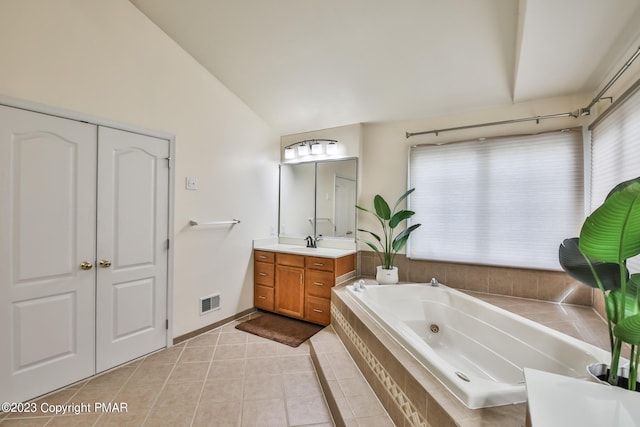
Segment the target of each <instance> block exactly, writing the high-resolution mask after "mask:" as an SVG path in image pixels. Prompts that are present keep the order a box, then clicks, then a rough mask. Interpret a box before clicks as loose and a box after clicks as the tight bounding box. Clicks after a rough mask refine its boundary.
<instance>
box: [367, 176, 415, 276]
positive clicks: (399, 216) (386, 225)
mask: <svg viewBox="0 0 640 427" xmlns="http://www.w3.org/2000/svg"><path fill="white" fill-rule="evenodd" d="M414 191H415V188H412V189H410V190H408V191H407V192H406V193H404V194H403V195H402V196H400V197H399V198H398V200H397V201H396V203H395V204H394V205H393V209H392V208H390V207H389V204H388V203H387V201H386V200H385V199H384V198H383V197H382V196H381V195H379V194H377V195H376V196H375V197H374V198H373V206H374V211H371V210H369V209H366V208H363V207H362V206H358V205H356V208H358V209H360V210H361V211H364V212H368V213H370V214H372V215H373V216H374V217H375V218H376V219H377V220H378V222H379V223H380V226H381V227H382V233H381V234H379V232H373V231H370V230H364V229H362V228H359V229H358V231H361V232H363V233H367V234H368V235H369V236H371V237H373V240H362V241H363V242H364V243H366V244H367V246H369V247H370V248H371V249H373V250H374V251H375V252H376V254H378V257H379V258H380V263H381V265H382V268H383V269H385V270H391V269H392V268H393V259H394V258H395V256H396V254H397V253H398V251H399V250H401V249H402V248H403V247H404V246H405V245H406V244H407V241H408V240H409V235H410V234H411V233H412V232H413V231H414V230H415V229H416V228H418V227H420V225H421V224H413V225H411V226H410V227H408V228H405V229H404V230H402V231H401V232H400V233H398V234H397V235H396V236H395V237H394V233H395V231H396V228H397V227H398V226H399V225H400V224H401V223H402V222H404V221H406V220H407V219H409V218H411V217H412V216H413V215H414V214H415V212H413V211H410V210H407V209H402V210H399V211H396V209H397V208H398V206H399V205H400V203H401V202H402V201H403V200H405V199H406V198H407V197H408V196H409V194H411V193H413V192H414Z"/></svg>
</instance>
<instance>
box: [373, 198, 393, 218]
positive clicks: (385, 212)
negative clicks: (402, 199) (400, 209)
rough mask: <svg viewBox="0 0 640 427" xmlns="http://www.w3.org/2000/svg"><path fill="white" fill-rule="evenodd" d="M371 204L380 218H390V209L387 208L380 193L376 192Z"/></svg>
mask: <svg viewBox="0 0 640 427" xmlns="http://www.w3.org/2000/svg"><path fill="white" fill-rule="evenodd" d="M373 206H374V207H375V209H376V214H377V215H378V216H379V217H380V218H382V219H384V220H388V219H389V218H391V209H389V205H388V204H387V201H386V200H384V199H383V198H382V196H381V195H379V194H377V195H376V197H374V198H373Z"/></svg>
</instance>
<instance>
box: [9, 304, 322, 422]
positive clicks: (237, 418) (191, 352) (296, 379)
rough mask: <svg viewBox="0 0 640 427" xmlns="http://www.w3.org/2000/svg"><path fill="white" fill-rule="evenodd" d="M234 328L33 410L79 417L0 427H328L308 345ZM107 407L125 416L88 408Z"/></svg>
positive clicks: (41, 416)
mask: <svg viewBox="0 0 640 427" xmlns="http://www.w3.org/2000/svg"><path fill="white" fill-rule="evenodd" d="M251 316H253V315H251ZM247 318H248V317H247ZM247 318H245V319H244V320H246V319H247ZM236 324H237V321H236V322H231V323H229V324H227V325H225V326H223V327H221V328H218V329H215V330H213V331H210V332H208V333H205V334H202V335H199V336H197V337H195V338H192V339H190V340H188V341H186V342H183V343H180V344H178V345H176V346H174V347H172V348H169V349H165V350H162V351H159V352H157V353H154V354H151V355H149V356H147V357H145V358H143V359H140V360H136V361H134V362H131V363H129V364H127V365H124V366H122V367H119V368H117V369H115V370H112V371H110V372H108V373H105V374H103V375H100V376H97V377H94V378H91V379H89V380H85V381H82V382H79V383H77V384H74V385H72V386H70V387H67V388H64V389H62V390H59V391H57V392H56V393H53V394H51V395H48V396H45V397H43V398H41V399H39V400H38V401H37V407H38V408H40V407H42V403H47V404H49V405H55V404H67V405H68V404H71V403H75V404H80V403H83V402H84V403H89V404H90V405H91V406H90V407H91V410H90V412H89V411H87V410H86V409H85V410H83V409H82V408H81V407H76V408H77V410H78V411H80V412H82V413H80V414H78V415H75V414H71V415H58V416H51V415H50V414H47V413H42V412H39V413H36V414H35V417H34V416H33V415H31V416H26V415H22V416H16V415H11V414H9V415H7V414H0V425H2V426H11V425H19V426H47V427H50V426H65V427H66V426H94V425H95V426H109V425H113V426H127V425H129V426H141V425H144V426H154V427H155V426H216V427H222V426H234V427H235V426H276V427H282V426H316V427H320V426H333V425H334V423H333V420H332V418H331V414H330V412H329V410H328V407H327V404H326V401H325V398H324V395H323V393H322V390H321V387H320V383H319V381H318V377H317V375H316V372H315V369H314V366H313V363H312V361H311V357H310V352H309V344H308V342H307V343H304V344H302V345H301V346H300V347H298V348H293V347H289V346H286V345H283V344H278V343H276V342H273V341H270V340H266V339H263V338H260V337H257V336H254V335H251V334H248V333H245V332H242V331H239V330H237V329H235V325H236ZM110 401H111V402H126V403H127V412H126V413H125V412H122V413H113V412H112V413H99V411H94V410H93V409H94V408H93V404H94V402H110Z"/></svg>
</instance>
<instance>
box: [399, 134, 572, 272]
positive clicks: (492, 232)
mask: <svg viewBox="0 0 640 427" xmlns="http://www.w3.org/2000/svg"><path fill="white" fill-rule="evenodd" d="M409 186H410V188H412V187H415V188H416V190H415V192H414V193H413V194H412V196H411V199H410V208H411V209H412V210H414V211H416V214H415V216H414V217H413V218H412V221H411V222H412V223H421V224H422V227H420V228H418V229H417V230H416V231H415V232H414V233H413V234H412V237H411V238H410V239H409V244H408V247H407V256H409V257H410V258H416V259H430V260H441V261H450V262H461V263H472V264H487V265H500V266H511V267H525V268H536V269H551V270H560V269H561V268H560V265H559V263H558V245H559V244H560V243H561V242H562V240H563V239H565V238H567V237H572V236H577V235H578V233H579V231H580V225H581V224H582V220H583V219H584V215H583V151H582V132H581V130H580V129H573V130H570V131H558V132H550V133H544V134H538V135H527V136H514V137H505V138H498V139H492V140H484V141H482V142H478V141H467V142H459V143H452V144H447V145H441V146H436V145H428V146H419V147H414V148H412V149H411V150H410V154H409Z"/></svg>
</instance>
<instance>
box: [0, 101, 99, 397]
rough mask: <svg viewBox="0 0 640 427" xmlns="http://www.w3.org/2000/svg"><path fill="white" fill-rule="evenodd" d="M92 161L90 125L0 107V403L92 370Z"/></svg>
mask: <svg viewBox="0 0 640 427" xmlns="http://www.w3.org/2000/svg"><path fill="white" fill-rule="evenodd" d="M95 163H96V127H95V126H94V125H90V124H86V123H81V122H77V121H73V120H66V119H62V118H58V117H53V116H48V115H44V114H38V113H33V112H29V111H24V110H20V109H15V108H11V107H5V106H0V343H2V344H0V402H5V401H13V402H19V401H22V400H25V399H29V398H33V397H35V396H38V395H40V394H43V393H46V392H49V391H51V390H54V389H56V388H58V387H61V386H64V385H67V384H69V383H72V382H74V381H77V380H80V379H82V378H85V377H87V376H90V375H92V374H93V373H94V371H95V365H94V363H95V353H94V351H95V347H94V345H95V341H94V334H95V319H94V310H95V267H93V262H94V260H95V248H96V229H95V217H96V173H95ZM81 266H84V269H83V267H81Z"/></svg>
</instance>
